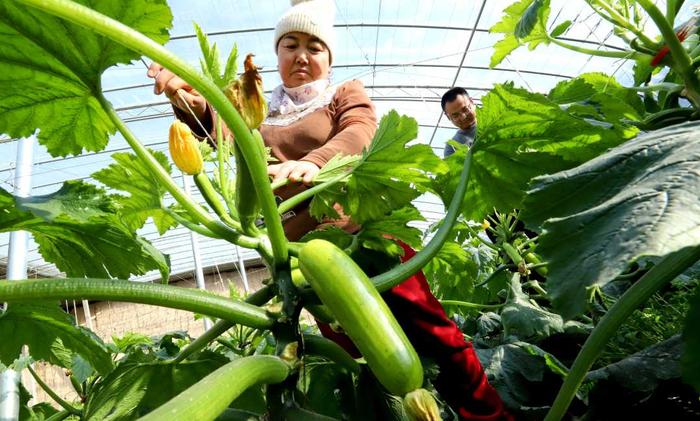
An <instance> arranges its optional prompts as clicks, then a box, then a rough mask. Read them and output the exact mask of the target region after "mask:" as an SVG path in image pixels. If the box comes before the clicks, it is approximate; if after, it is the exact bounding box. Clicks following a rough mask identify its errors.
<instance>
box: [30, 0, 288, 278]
mask: <svg viewBox="0 0 700 421" xmlns="http://www.w3.org/2000/svg"><path fill="white" fill-rule="evenodd" d="M18 2H19V3H22V4H25V5H28V6H31V7H34V8H37V9H39V10H42V11H44V12H46V13H49V14H52V15H54V16H58V17H60V18H62V19H65V20H68V21H70V22H73V23H76V24H78V25H81V26H83V27H86V28H87V29H89V30H91V31H94V32H96V33H99V34H101V35H103V36H105V37H107V38H109V39H111V40H112V41H114V42H117V43H119V44H121V45H123V46H125V47H127V48H129V49H131V50H133V51H136V52H138V53H140V54H143V55H145V56H148V57H150V58H151V59H153V60H155V61H157V62H158V63H160V64H162V65H163V66H164V67H165V68H167V69H168V70H170V71H171V72H173V73H175V74H176V75H178V76H179V77H181V78H182V79H183V80H184V81H185V82H187V83H188V84H189V85H190V86H192V87H193V88H194V89H196V90H197V91H198V92H199V93H200V94H201V95H202V96H204V97H205V98H206V99H207V101H208V102H209V103H210V104H211V105H212V106H213V107H214V109H216V111H217V112H218V113H219V115H220V116H221V118H223V120H224V122H225V123H226V125H227V126H228V127H229V128H230V129H231V130H232V131H233V133H234V136H235V138H236V144H238V145H239V147H240V149H241V152H242V154H243V157H244V159H245V160H246V162H247V163H248V167H249V169H250V171H251V175H252V179H253V185H254V187H255V190H256V193H257V196H258V198H259V199H260V204H261V207H262V213H263V216H264V217H265V224H266V227H267V230H268V235H269V237H270V242H271V245H272V251H273V254H274V258H275V262H276V263H275V264H283V263H284V262H286V261H287V239H286V237H285V236H284V229H283V228H282V220H281V218H280V217H279V215H278V214H277V204H276V203H275V198H274V196H273V195H272V189H271V188H270V183H269V182H268V176H267V165H266V163H265V162H264V158H263V157H262V156H260V155H259V154H258V153H257V150H256V146H255V144H254V143H253V142H254V141H255V140H254V139H253V135H252V133H251V131H250V129H249V128H248V127H247V126H246V123H245V122H244V121H243V119H242V118H241V116H240V115H239V114H238V112H237V111H236V109H235V108H234V107H233V105H232V104H231V103H230V102H229V100H228V99H227V98H226V96H225V95H224V93H223V92H222V91H221V90H220V89H219V88H218V87H217V86H216V85H215V84H214V83H213V82H212V81H210V80H207V79H206V78H204V77H203V76H202V75H201V74H200V73H199V72H198V71H197V70H196V69H194V68H193V67H191V66H190V65H188V64H187V63H186V62H185V61H184V60H182V59H180V58H179V57H177V56H176V55H174V54H173V53H171V52H170V51H168V50H167V49H165V48H164V47H163V46H162V45H160V44H158V43H157V42H155V41H153V40H151V39H150V38H148V37H147V36H145V35H143V34H141V33H139V32H137V31H135V30H133V29H132V28H129V27H128V26H126V25H124V24H122V23H120V22H118V21H116V20H114V19H112V18H110V17H108V16H105V15H102V14H100V13H98V12H96V11H94V10H92V9H90V8H88V7H85V6H83V5H80V4H77V3H75V2H72V1H70V0H18ZM101 101H102V102H103V105H104V104H107V101H106V100H104V99H103V98H102V99H101ZM110 109H111V107H110ZM112 113H114V111H112ZM115 116H116V114H115ZM122 125H123V124H122ZM137 154H138V153H137ZM154 161H155V160H153V159H152V157H151V160H149V162H154ZM163 172H164V171H163ZM159 178H160V177H159ZM168 178H169V177H168ZM161 181H162V180H161ZM171 182H172V180H171ZM171 193H172V192H171ZM207 216H208V215H207ZM198 217H203V215H198ZM205 225H206V224H205ZM222 225H223V224H222ZM212 231H215V232H216V230H212Z"/></svg>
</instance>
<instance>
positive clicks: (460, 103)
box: [445, 95, 476, 130]
mask: <svg viewBox="0 0 700 421" xmlns="http://www.w3.org/2000/svg"><path fill="white" fill-rule="evenodd" d="M475 110H476V109H475V107H474V102H473V101H472V100H471V98H469V97H468V96H466V95H457V98H455V100H454V101H450V102H447V103H445V114H446V115H447V118H449V119H450V121H451V122H452V124H454V125H455V126H457V127H459V128H460V129H462V130H467V129H469V128H470V127H472V126H473V125H474V123H476V113H475Z"/></svg>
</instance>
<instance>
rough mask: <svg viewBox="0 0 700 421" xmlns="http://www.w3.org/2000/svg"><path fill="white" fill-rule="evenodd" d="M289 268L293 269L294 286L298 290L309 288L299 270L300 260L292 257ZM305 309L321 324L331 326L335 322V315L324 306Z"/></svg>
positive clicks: (309, 305)
mask: <svg viewBox="0 0 700 421" xmlns="http://www.w3.org/2000/svg"><path fill="white" fill-rule="evenodd" d="M289 267H290V268H291V269H292V272H291V275H292V283H293V284H294V286H295V287H297V288H298V289H303V288H305V287H308V286H309V283H308V282H307V281H306V278H304V274H303V273H301V269H299V259H297V258H296V257H292V258H291V259H290V262H289ZM304 308H305V309H306V310H307V311H308V312H309V313H311V315H312V316H314V318H315V319H316V320H318V321H320V322H323V323H329V324H330V323H333V322H335V317H333V313H331V311H330V310H329V309H328V307H326V306H324V305H323V304H304Z"/></svg>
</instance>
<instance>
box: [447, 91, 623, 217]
mask: <svg viewBox="0 0 700 421" xmlns="http://www.w3.org/2000/svg"><path fill="white" fill-rule="evenodd" d="M482 103H483V106H482V107H481V108H479V109H478V110H477V116H478V121H479V124H478V132H477V140H476V143H475V144H474V146H472V148H473V160H472V166H471V178H470V181H469V187H468V189H467V193H466V195H465V201H464V211H463V212H464V215H465V216H466V217H467V218H469V219H473V220H482V219H483V218H484V216H485V215H487V214H489V213H491V212H492V211H493V209H494V208H496V209H497V210H500V211H503V212H508V211H510V210H512V209H513V208H518V207H519V206H520V205H521V201H522V199H523V198H524V196H525V191H526V190H527V183H528V181H529V180H530V179H531V178H532V177H535V176H538V175H543V174H551V173H555V172H558V171H561V170H564V169H568V168H572V167H575V166H577V165H579V164H581V163H583V162H585V161H587V160H589V159H591V158H594V157H595V156H597V155H599V154H600V153H602V152H604V151H606V150H607V149H609V148H611V147H613V146H616V145H618V144H620V143H621V142H622V141H624V137H621V136H620V135H619V133H617V132H615V131H613V130H609V128H608V127H604V126H601V125H600V124H597V123H595V122H589V121H587V120H584V119H583V118H580V117H577V116H574V115H571V114H570V113H568V112H567V111H565V110H564V109H562V108H561V107H560V106H559V104H557V103H556V102H554V101H552V100H550V99H549V98H548V97H546V96H545V95H541V94H536V93H530V92H527V91H525V90H524V89H519V88H515V87H514V86H513V85H512V84H504V85H496V86H495V87H494V88H493V90H491V92H489V93H488V94H487V95H486V96H484V97H483V98H482ZM629 135H630V136H631V135H633V133H629ZM458 159H459V158H455V159H454V160H448V163H450V175H451V177H453V178H458V174H459V172H458V171H461V169H459V170H458V168H459V165H458V164H459V161H458ZM462 159H463V157H462ZM445 178H446V177H442V178H438V183H439V184H438V187H436V188H438V189H441V190H440V192H441V196H442V198H443V201H444V200H446V199H448V198H449V194H450V192H451V191H454V190H453V188H452V186H453V183H452V184H450V183H449V182H445V181H444V179H445Z"/></svg>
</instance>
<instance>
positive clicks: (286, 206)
mask: <svg viewBox="0 0 700 421" xmlns="http://www.w3.org/2000/svg"><path fill="white" fill-rule="evenodd" d="M345 177H347V174H343V175H339V176H337V177H334V178H331V179H330V180H328V181H326V182H324V183H321V184H317V185H315V186H313V187H311V188H310V189H306V190H304V191H303V192H301V193H299V194H297V195H294V196H292V197H290V198H289V199H287V200H285V201H284V202H282V203H280V206H279V208H278V211H279V213H280V215H282V214H283V213H285V212H287V211H289V210H291V209H294V208H295V207H296V206H298V205H299V204H300V203H302V202H303V201H305V200H307V199H310V198H311V197H313V195H315V194H316V193H318V192H320V191H323V190H325V189H327V188H328V187H330V186H332V185H333V184H335V183H337V182H339V181H340V180H342V179H343V178H345Z"/></svg>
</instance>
